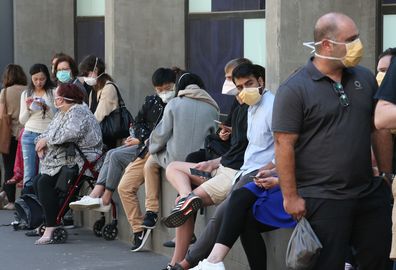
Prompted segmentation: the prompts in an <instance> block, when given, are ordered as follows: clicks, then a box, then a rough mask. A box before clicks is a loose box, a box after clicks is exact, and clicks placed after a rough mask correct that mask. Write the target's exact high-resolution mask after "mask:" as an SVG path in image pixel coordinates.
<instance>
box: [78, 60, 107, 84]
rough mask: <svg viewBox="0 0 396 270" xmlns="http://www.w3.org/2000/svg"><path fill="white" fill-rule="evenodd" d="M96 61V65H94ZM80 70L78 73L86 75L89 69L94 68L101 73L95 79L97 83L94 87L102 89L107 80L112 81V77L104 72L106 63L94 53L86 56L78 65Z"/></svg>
mask: <svg viewBox="0 0 396 270" xmlns="http://www.w3.org/2000/svg"><path fill="white" fill-rule="evenodd" d="M95 63H96V66H95ZM78 68H79V70H80V75H82V76H87V75H88V73H89V72H90V71H93V70H94V68H95V69H96V71H97V73H98V75H100V74H102V75H101V76H100V77H99V78H98V81H97V84H96V85H95V86H94V89H102V88H103V87H104V86H105V84H106V82H107V81H111V82H113V81H114V80H113V78H112V77H111V76H110V75H109V74H107V73H105V69H106V65H105V62H104V61H103V59H102V58H100V57H97V56H95V55H88V56H86V57H85V58H84V59H83V60H82V61H81V63H80V65H79V66H78Z"/></svg>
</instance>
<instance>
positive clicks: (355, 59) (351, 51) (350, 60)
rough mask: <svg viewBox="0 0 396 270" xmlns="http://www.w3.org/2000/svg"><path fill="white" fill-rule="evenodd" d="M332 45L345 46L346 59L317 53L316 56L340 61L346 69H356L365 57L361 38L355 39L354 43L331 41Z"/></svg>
mask: <svg viewBox="0 0 396 270" xmlns="http://www.w3.org/2000/svg"><path fill="white" fill-rule="evenodd" d="M329 41H330V42H331V43H334V44H338V45H345V48H346V54H345V56H344V57H334V56H325V55H320V54H318V53H315V56H317V57H320V58H325V59H330V60H338V61H341V62H342V63H343V64H344V66H345V67H354V66H356V65H357V64H359V62H360V60H361V59H362V57H363V44H362V42H361V41H360V38H357V39H355V40H354V41H352V42H349V43H345V42H337V41H333V40H329ZM321 43H322V41H319V42H316V43H315V44H314V45H318V44H321Z"/></svg>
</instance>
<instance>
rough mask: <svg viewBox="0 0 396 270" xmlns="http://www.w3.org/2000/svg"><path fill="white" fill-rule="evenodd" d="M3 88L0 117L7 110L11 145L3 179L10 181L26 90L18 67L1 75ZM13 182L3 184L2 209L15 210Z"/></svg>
mask: <svg viewBox="0 0 396 270" xmlns="http://www.w3.org/2000/svg"><path fill="white" fill-rule="evenodd" d="M2 83H3V86H4V89H2V90H1V94H0V116H1V115H3V111H4V110H5V108H7V114H8V115H10V116H11V131H12V136H11V144H10V151H9V153H8V154H3V160H4V169H5V177H4V179H10V178H12V176H13V168H14V161H15V156H16V150H17V144H18V141H17V140H18V137H19V133H20V131H21V129H22V127H23V126H22V125H21V124H20V123H19V119H18V117H19V108H20V100H21V94H22V92H23V90H24V89H26V84H27V79H26V75H25V72H23V69H22V67H21V66H19V65H14V64H9V65H8V66H7V67H6V68H5V70H4V73H3V81H2ZM15 186H16V184H15V182H11V183H4V186H3V191H2V192H0V201H5V200H8V204H7V205H5V206H4V209H8V210H12V209H15V205H14V202H15Z"/></svg>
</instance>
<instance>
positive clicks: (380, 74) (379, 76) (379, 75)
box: [375, 71, 385, 86]
mask: <svg viewBox="0 0 396 270" xmlns="http://www.w3.org/2000/svg"><path fill="white" fill-rule="evenodd" d="M384 77H385V72H383V71H380V72H378V73H377V76H376V77H375V78H376V79H377V83H378V86H380V85H381V83H382V81H383V80H384Z"/></svg>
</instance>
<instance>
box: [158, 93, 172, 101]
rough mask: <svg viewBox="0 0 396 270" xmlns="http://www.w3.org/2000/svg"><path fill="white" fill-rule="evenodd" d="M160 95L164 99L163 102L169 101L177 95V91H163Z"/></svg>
mask: <svg viewBox="0 0 396 270" xmlns="http://www.w3.org/2000/svg"><path fill="white" fill-rule="evenodd" d="M158 96H159V97H160V98H161V99H162V102H164V103H168V102H169V100H171V99H172V98H174V97H175V91H163V92H161V93H158Z"/></svg>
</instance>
